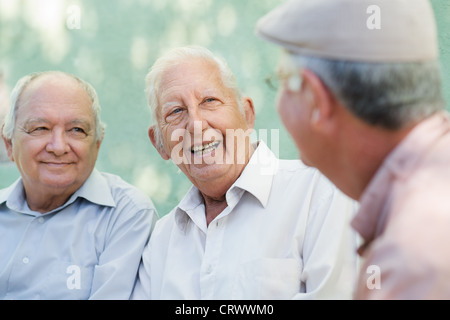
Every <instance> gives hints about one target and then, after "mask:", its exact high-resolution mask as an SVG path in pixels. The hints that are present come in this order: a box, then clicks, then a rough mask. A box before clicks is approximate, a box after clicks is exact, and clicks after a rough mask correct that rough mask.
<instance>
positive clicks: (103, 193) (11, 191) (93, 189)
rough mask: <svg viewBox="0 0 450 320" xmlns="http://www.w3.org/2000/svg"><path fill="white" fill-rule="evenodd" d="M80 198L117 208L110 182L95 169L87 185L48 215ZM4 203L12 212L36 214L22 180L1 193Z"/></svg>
mask: <svg viewBox="0 0 450 320" xmlns="http://www.w3.org/2000/svg"><path fill="white" fill-rule="evenodd" d="M79 197H80V198H84V199H86V200H88V201H89V202H92V203H96V204H98V205H101V206H108V207H115V206H116V203H115V201H114V199H113V196H112V194H111V190H110V187H109V185H108V182H107V181H106V179H105V178H104V177H103V176H102V175H101V174H100V172H98V171H97V170H96V169H94V170H93V171H92V173H91V175H90V176H89V178H88V179H87V180H86V181H85V183H84V184H83V185H82V186H81V187H80V188H79V189H78V190H77V191H76V192H75V193H74V194H73V195H72V196H71V197H70V198H69V200H68V201H66V203H64V204H63V205H62V206H60V207H59V208H56V209H54V210H52V211H50V212H47V213H46V214H50V213H53V212H56V211H59V210H61V209H63V208H65V207H67V206H68V205H70V204H71V203H73V202H74V201H75V200H76V199H77V198H79ZM4 202H6V205H7V207H8V208H9V209H11V210H14V211H17V212H22V213H26V214H34V213H35V212H34V211H32V210H30V209H29V207H28V204H27V202H26V199H25V192H24V188H23V182H22V178H19V179H17V180H16V182H14V183H13V184H12V185H11V186H9V187H8V188H6V189H4V190H2V191H0V204H2V203H4Z"/></svg>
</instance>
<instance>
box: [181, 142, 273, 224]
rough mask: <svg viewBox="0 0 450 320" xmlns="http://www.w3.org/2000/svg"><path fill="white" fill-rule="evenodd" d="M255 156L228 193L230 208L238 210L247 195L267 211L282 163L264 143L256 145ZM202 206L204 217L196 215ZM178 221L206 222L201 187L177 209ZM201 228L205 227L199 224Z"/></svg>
mask: <svg viewBox="0 0 450 320" xmlns="http://www.w3.org/2000/svg"><path fill="white" fill-rule="evenodd" d="M254 146H255V147H256V149H255V152H254V153H253V155H252V157H251V158H250V160H249V162H248V164H247V165H246V166H245V168H244V170H243V171H242V173H241V175H240V176H239V178H238V179H237V180H236V181H235V182H234V183H233V185H232V186H231V187H230V189H228V191H227V193H226V195H225V197H226V199H227V204H228V206H229V207H234V206H236V204H237V203H238V202H239V200H240V199H241V197H242V195H243V193H244V192H248V193H250V194H252V195H253V196H254V197H255V198H256V199H258V201H259V202H260V204H261V205H262V206H263V207H266V205H267V202H268V201H269V195H270V191H271V189H272V182H273V176H274V174H275V173H276V171H277V169H278V161H279V160H278V159H277V157H276V156H275V155H274V154H273V152H272V151H271V150H270V149H269V148H268V147H267V145H266V144H265V143H264V142H263V141H259V142H256V143H255V144H254ZM199 206H202V208H199V209H200V210H199V211H200V212H201V213H202V215H201V216H199V215H198V214H195V213H194V212H195V211H196V212H198V210H195V209H197V208H198V207H199ZM174 210H175V220H176V221H177V223H178V224H179V225H180V226H182V225H185V224H186V223H187V222H188V221H189V218H190V219H192V220H193V221H196V220H200V219H203V220H204V219H205V217H204V210H205V209H204V204H203V197H202V196H201V193H200V191H199V190H198V188H197V187H195V186H192V187H191V188H190V189H189V191H188V192H187V193H186V195H185V196H184V197H183V199H182V200H181V201H180V203H179V204H178V206H177V207H175V209H174ZM197 222H199V223H197V225H200V224H202V223H201V222H200V221H197Z"/></svg>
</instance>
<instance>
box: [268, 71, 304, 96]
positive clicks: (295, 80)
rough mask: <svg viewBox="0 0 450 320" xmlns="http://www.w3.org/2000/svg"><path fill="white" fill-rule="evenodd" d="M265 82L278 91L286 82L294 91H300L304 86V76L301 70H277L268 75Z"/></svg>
mask: <svg viewBox="0 0 450 320" xmlns="http://www.w3.org/2000/svg"><path fill="white" fill-rule="evenodd" d="M265 82H266V83H267V85H268V86H269V88H270V89H272V90H274V91H278V89H279V88H280V87H281V86H283V85H284V83H286V84H287V88H288V89H289V90H290V91H292V92H298V91H299V90H300V88H301V87H302V77H301V76H300V73H299V72H276V73H273V74H271V75H269V76H268V77H266V78H265Z"/></svg>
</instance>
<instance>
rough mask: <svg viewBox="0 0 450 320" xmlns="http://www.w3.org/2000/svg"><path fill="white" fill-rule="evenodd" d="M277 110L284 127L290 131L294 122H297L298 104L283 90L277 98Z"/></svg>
mask: <svg viewBox="0 0 450 320" xmlns="http://www.w3.org/2000/svg"><path fill="white" fill-rule="evenodd" d="M277 111H278V114H279V115H280V118H281V120H282V121H283V123H284V125H285V126H286V128H287V129H288V130H289V131H291V130H292V129H293V127H295V124H296V123H297V122H299V120H300V119H299V118H300V106H299V105H298V104H297V101H295V100H294V99H293V97H292V95H290V94H288V93H286V92H285V91H284V92H282V93H280V94H279V96H278V100H277Z"/></svg>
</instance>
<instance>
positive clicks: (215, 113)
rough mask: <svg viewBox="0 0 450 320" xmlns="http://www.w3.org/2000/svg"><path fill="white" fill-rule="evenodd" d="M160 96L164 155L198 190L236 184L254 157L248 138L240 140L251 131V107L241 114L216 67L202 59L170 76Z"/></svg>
mask: <svg viewBox="0 0 450 320" xmlns="http://www.w3.org/2000/svg"><path fill="white" fill-rule="evenodd" d="M159 92H160V96H159V106H160V109H159V112H158V117H159V125H160V129H161V133H162V139H163V142H164V147H163V150H162V153H163V154H165V155H167V158H172V160H173V161H174V162H176V163H177V165H178V166H179V167H180V169H181V170H182V171H183V172H184V173H185V174H186V175H187V177H188V178H189V179H190V180H191V181H192V182H193V183H194V184H196V185H197V186H198V185H199V183H205V182H206V183H208V182H214V183H219V184H220V183H221V181H223V182H224V183H229V182H230V181H234V180H235V179H237V177H238V176H239V174H240V172H241V171H242V169H243V167H244V166H245V165H246V163H247V162H248V158H249V154H250V148H249V146H248V144H247V143H248V142H249V137H248V136H247V138H244V139H241V138H242V136H243V135H245V133H247V134H248V133H249V131H250V130H249V129H252V128H253V124H254V109H253V104H252V101H251V100H250V99H249V98H245V99H243V101H242V109H240V108H239V106H238V101H236V97H235V95H234V93H233V91H232V90H231V89H229V88H227V87H226V86H224V84H223V83H222V79H221V77H220V72H219V69H218V67H217V66H216V65H215V64H213V63H212V62H209V61H204V60H202V59H190V60H189V61H184V62H181V63H179V64H176V65H174V66H172V67H170V68H169V69H168V70H166V73H165V74H164V76H163V77H162V81H161V85H160V88H159ZM233 135H234V136H233ZM238 136H239V138H237V137H238ZM245 142H247V143H245ZM160 153H161V151H160ZM163 157H164V155H163Z"/></svg>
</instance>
